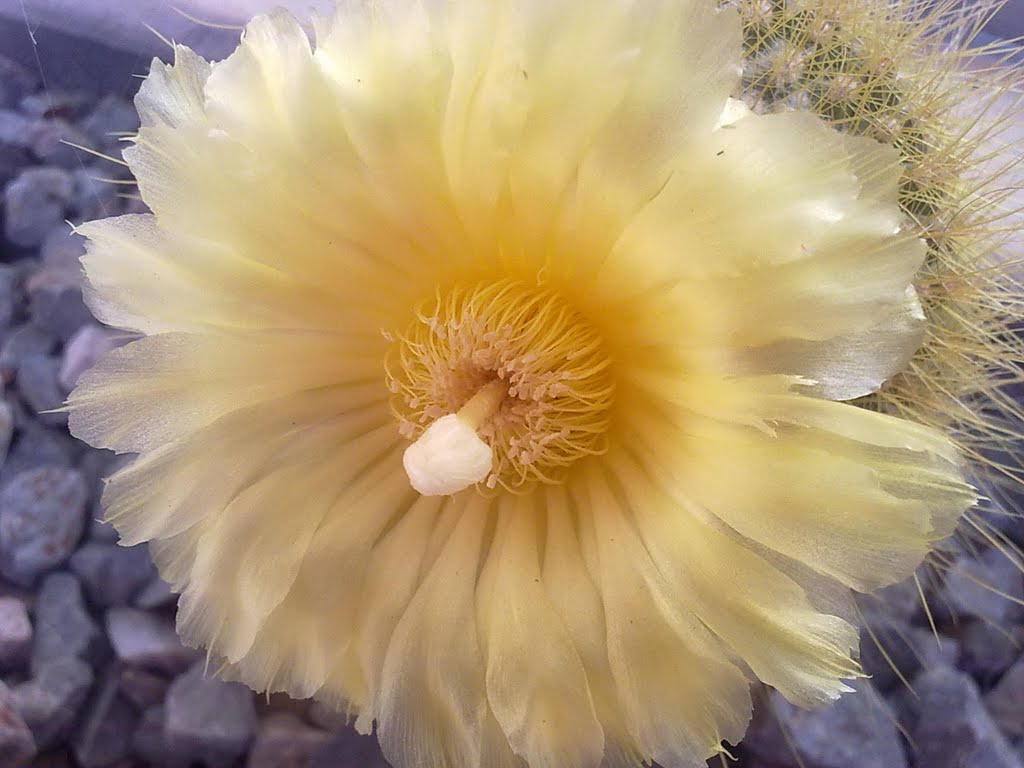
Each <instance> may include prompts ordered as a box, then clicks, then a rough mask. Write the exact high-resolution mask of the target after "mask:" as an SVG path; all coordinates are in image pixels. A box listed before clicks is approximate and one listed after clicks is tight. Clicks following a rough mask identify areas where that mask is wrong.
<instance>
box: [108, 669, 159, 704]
mask: <svg viewBox="0 0 1024 768" xmlns="http://www.w3.org/2000/svg"><path fill="white" fill-rule="evenodd" d="M118 666H119V668H120V671H119V677H118V686H119V689H120V691H121V693H122V694H123V695H124V697H125V698H126V699H128V701H130V702H131V703H132V704H134V705H135V706H136V707H138V708H139V709H148V708H149V707H152V706H156V705H157V704H162V703H163V700H164V696H166V695H167V689H168V688H169V687H170V685H171V681H170V680H168V679H167V677H165V676H164V675H161V674H160V673H158V672H151V671H150V670H148V669H142V668H140V667H133V666H130V665H128V664H119V665H118Z"/></svg>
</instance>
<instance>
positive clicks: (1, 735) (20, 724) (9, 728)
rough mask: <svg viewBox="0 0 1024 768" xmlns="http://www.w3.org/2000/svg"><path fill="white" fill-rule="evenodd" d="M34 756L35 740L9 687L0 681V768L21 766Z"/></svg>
mask: <svg viewBox="0 0 1024 768" xmlns="http://www.w3.org/2000/svg"><path fill="white" fill-rule="evenodd" d="M35 756H36V741H35V739H34V738H33V737H32V731H31V730H30V729H29V727H28V726H27V725H26V724H25V720H24V718H23V717H22V716H21V714H20V713H19V711H18V708H17V705H16V701H15V697H14V694H13V693H12V692H11V689H10V688H8V687H7V686H6V685H4V684H3V683H2V682H0V768H23V767H24V766H27V765H28V764H29V761H30V760H31V759H32V758H33V757H35Z"/></svg>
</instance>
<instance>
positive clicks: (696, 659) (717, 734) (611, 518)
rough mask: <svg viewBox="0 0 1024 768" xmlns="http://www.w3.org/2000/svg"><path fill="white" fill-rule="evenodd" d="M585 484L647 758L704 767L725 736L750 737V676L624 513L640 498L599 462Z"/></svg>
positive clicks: (618, 653)
mask: <svg viewBox="0 0 1024 768" xmlns="http://www.w3.org/2000/svg"><path fill="white" fill-rule="evenodd" d="M581 492H582V493H585V494H586V495H587V496H588V497H589V500H590V505H591V514H590V515H589V516H588V517H589V518H592V519H589V520H588V519H586V518H585V520H586V522H585V524H586V525H592V526H593V528H594V534H593V538H592V540H593V542H594V546H595V547H596V551H594V552H593V554H592V555H591V560H592V563H593V565H592V566H591V567H592V568H594V569H595V570H596V576H597V579H598V582H599V584H600V589H601V594H602V598H603V601H604V608H605V621H606V625H607V627H606V631H607V641H608V656H609V662H610V665H611V669H612V675H613V677H614V679H615V685H616V691H617V694H618V700H619V705H620V707H621V708H622V712H623V717H624V719H625V722H626V723H627V727H628V729H629V732H630V733H631V735H632V736H633V738H634V739H635V740H636V743H637V744H638V746H639V747H640V749H641V751H642V753H643V754H644V755H645V757H650V758H653V759H654V760H657V761H658V762H659V763H661V764H662V765H664V766H666V768H684V767H685V768H698V767H699V768H703V766H704V764H705V760H706V759H707V758H708V757H710V756H711V755H713V754H715V753H716V752H717V751H719V749H720V743H721V742H722V741H723V740H724V741H728V742H730V743H733V744H735V743H738V742H739V740H740V738H741V737H742V736H743V733H744V731H745V730H746V727H747V722H748V721H749V719H750V708H751V702H750V692H749V682H748V680H747V679H746V677H745V676H744V675H743V673H742V672H741V671H740V670H739V668H738V667H737V666H735V665H734V664H733V663H731V662H730V661H729V660H728V659H727V658H726V656H725V655H724V654H723V653H722V651H721V650H720V647H719V645H718V643H717V642H716V641H715V639H714V637H713V636H712V635H711V633H710V632H708V630H707V629H706V628H705V627H704V625H703V624H701V622H700V621H699V620H698V618H697V617H696V616H694V615H693V614H692V613H691V612H690V611H688V610H687V609H686V607H685V606H684V605H683V603H682V602H681V600H680V598H679V596H678V595H676V594H674V592H673V590H672V589H671V587H670V585H669V584H668V583H667V582H666V581H665V579H664V577H663V576H662V575H661V574H660V572H659V571H658V568H657V566H656V565H655V563H654V562H653V561H652V560H651V558H650V555H649V554H648V553H647V551H646V549H645V548H644V545H643V542H642V541H641V540H640V538H639V537H638V535H637V532H636V530H635V529H634V528H633V527H632V525H631V524H630V523H629V521H628V520H627V519H626V517H625V514H626V513H625V512H624V510H625V509H628V508H629V506H631V502H629V501H628V500H627V498H626V497H625V496H623V495H621V494H619V493H617V492H616V491H615V490H614V489H613V488H612V486H610V485H609V484H608V482H607V479H606V478H605V477H604V476H603V474H602V472H601V471H600V470H595V471H593V472H591V473H590V474H589V476H588V477H587V482H586V487H585V489H584V490H582V491H581ZM640 659H642V660H643V663H638V660H640Z"/></svg>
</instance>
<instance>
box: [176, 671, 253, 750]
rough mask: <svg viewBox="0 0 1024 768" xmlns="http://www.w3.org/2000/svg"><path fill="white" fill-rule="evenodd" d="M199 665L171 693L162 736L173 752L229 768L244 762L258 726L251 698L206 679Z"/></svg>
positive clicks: (229, 685) (242, 691)
mask: <svg viewBox="0 0 1024 768" xmlns="http://www.w3.org/2000/svg"><path fill="white" fill-rule="evenodd" d="M205 666H206V662H205V661H198V662H196V664H195V665H194V666H193V667H192V668H191V669H190V670H189V671H188V672H186V673H185V674H184V675H182V676H181V677H179V678H178V679H177V680H175V681H174V683H173V684H172V685H171V687H170V690H168V692H167V701H166V705H165V706H166V712H165V716H166V719H165V722H164V732H165V734H166V737H167V747H168V750H169V752H170V753H171V754H172V755H174V756H176V757H179V758H181V759H182V760H197V761H200V762H203V763H205V764H206V765H207V766H209V767H210V768H218V767H219V766H227V765H230V764H231V763H232V762H233V761H234V760H236V759H237V758H239V757H241V756H242V755H243V754H244V753H245V751H246V749H247V747H248V746H249V743H250V741H251V740H252V737H253V735H254V734H255V733H256V728H257V725H258V721H257V718H256V708H255V706H254V704H253V697H252V692H251V691H249V689H248V688H245V687H244V686H242V685H239V684H238V683H225V682H222V681H220V680H217V679H214V678H212V677H207V676H206V675H205V674H204V667H205Z"/></svg>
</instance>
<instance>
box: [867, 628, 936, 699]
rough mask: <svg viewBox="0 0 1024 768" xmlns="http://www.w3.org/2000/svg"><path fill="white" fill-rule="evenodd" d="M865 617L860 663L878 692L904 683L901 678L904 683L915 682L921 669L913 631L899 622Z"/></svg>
mask: <svg viewBox="0 0 1024 768" xmlns="http://www.w3.org/2000/svg"><path fill="white" fill-rule="evenodd" d="M864 615H865V619H866V625H865V627H864V628H862V629H861V633H860V663H861V666H862V667H863V668H864V671H865V672H866V673H867V674H868V675H870V676H871V682H872V684H873V685H874V686H875V688H877V689H878V690H882V691H887V690H889V689H890V688H892V687H894V686H896V685H898V684H900V683H901V679H900V678H901V676H902V679H903V680H907V681H909V680H911V679H913V677H914V675H915V674H916V673H917V670H918V669H920V666H921V659H920V656H919V654H918V650H917V647H916V643H915V638H914V636H913V633H912V630H913V628H912V627H910V626H909V625H907V624H905V623H903V622H902V621H900V620H899V619H897V618H883V617H879V616H877V615H870V614H868V613H865V614H864Z"/></svg>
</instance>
